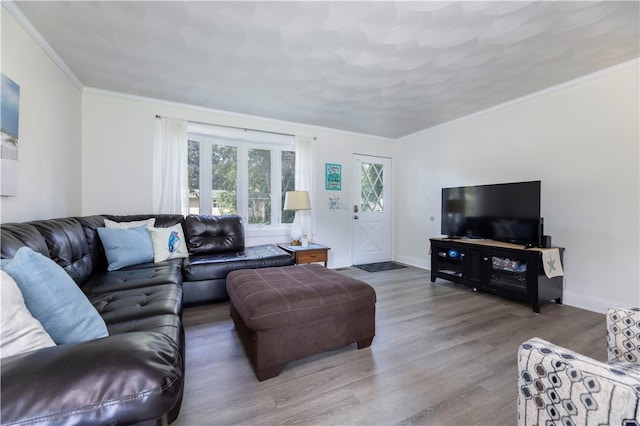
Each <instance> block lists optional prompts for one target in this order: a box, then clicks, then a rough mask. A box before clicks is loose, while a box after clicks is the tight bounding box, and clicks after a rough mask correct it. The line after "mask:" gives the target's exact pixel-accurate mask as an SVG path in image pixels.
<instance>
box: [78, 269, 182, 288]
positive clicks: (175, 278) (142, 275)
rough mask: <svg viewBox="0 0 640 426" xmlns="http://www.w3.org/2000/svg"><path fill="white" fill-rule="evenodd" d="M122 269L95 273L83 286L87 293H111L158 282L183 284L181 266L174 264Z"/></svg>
mask: <svg viewBox="0 0 640 426" xmlns="http://www.w3.org/2000/svg"><path fill="white" fill-rule="evenodd" d="M149 265H150V267H145V268H143V267H140V268H136V269H131V268H127V269H120V270H117V271H111V272H107V271H102V272H96V273H94V274H93V275H92V276H91V278H89V279H88V280H87V282H86V283H85V284H84V285H83V286H82V291H84V292H85V293H86V294H89V295H94V294H100V293H110V292H113V291H116V290H127V289H132V288H141V287H149V286H153V285H158V284H177V285H182V274H181V271H180V268H177V267H175V266H172V265H163V266H154V264H149Z"/></svg>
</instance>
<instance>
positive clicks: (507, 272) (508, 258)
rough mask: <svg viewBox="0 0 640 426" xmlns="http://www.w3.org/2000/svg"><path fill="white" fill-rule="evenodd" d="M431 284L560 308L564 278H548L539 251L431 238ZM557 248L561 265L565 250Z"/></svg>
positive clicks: (537, 308)
mask: <svg viewBox="0 0 640 426" xmlns="http://www.w3.org/2000/svg"><path fill="white" fill-rule="evenodd" d="M429 241H430V242H431V282H435V281H436V278H442V279H445V280H448V281H453V282H456V283H460V284H464V285H467V286H469V287H471V288H472V289H473V290H474V291H477V290H481V291H484V292H487V293H493V294H496V295H499V296H504V297H509V298H512V299H516V300H520V301H524V302H528V303H529V304H530V305H531V307H532V308H533V311H534V312H536V313H540V304H541V303H543V302H548V301H551V300H554V301H555V302H556V303H558V304H562V282H563V277H561V276H559V277H553V278H548V277H547V276H546V275H545V272H544V267H543V264H542V252H541V251H540V250H536V249H535V248H534V249H531V248H529V249H527V248H525V247H524V246H523V245H516V244H510V243H503V242H500V241H491V240H467V239H450V238H431V239H430V240H429ZM554 248H557V249H558V250H559V252H560V259H561V262H562V259H563V254H564V248H561V247H554Z"/></svg>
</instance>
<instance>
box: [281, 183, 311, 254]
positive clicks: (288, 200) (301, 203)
mask: <svg viewBox="0 0 640 426" xmlns="http://www.w3.org/2000/svg"><path fill="white" fill-rule="evenodd" d="M284 210H294V211H296V213H295V214H294V216H293V223H292V224H291V239H292V240H293V241H292V242H291V244H292V245H300V239H301V238H302V227H301V226H300V221H299V220H298V213H297V212H298V210H311V201H309V192H308V191H287V192H286V193H285V194H284Z"/></svg>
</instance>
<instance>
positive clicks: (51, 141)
mask: <svg viewBox="0 0 640 426" xmlns="http://www.w3.org/2000/svg"><path fill="white" fill-rule="evenodd" d="M0 13H1V14H2V17H1V19H2V47H1V51H2V63H1V65H2V72H3V73H4V74H5V75H6V76H7V77H9V78H11V79H12V80H13V81H15V82H16V83H17V84H18V85H19V86H20V122H19V125H20V127H19V152H18V195H17V197H2V198H0V203H1V204H2V207H1V211H2V213H1V221H2V222H3V223H6V222H21V221H26V220H32V219H43V218H51V217H64V216H72V215H78V214H80V213H81V198H80V197H81V195H82V194H81V180H80V179H81V170H82V167H81V157H80V155H81V154H80V153H81V143H80V119H81V96H80V89H78V88H77V87H76V86H75V85H74V84H73V83H72V82H71V81H70V80H69V79H68V78H67V77H66V76H65V74H64V73H62V72H61V71H60V69H59V68H58V67H57V66H56V65H55V64H54V62H53V61H52V60H51V59H50V58H49V56H47V54H46V53H45V52H44V51H43V50H42V49H41V48H40V47H39V46H38V44H36V43H35V41H34V40H33V39H32V38H31V36H29V35H28V34H27V33H26V32H25V31H24V29H23V28H22V26H21V25H20V24H19V23H18V22H17V21H16V20H15V18H14V17H13V16H12V15H11V14H10V13H9V12H8V11H7V10H6V9H5V8H4V7H0Z"/></svg>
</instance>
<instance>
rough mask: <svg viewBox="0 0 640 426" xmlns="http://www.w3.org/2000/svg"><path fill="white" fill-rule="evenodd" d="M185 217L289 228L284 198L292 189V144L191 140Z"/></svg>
mask: <svg viewBox="0 0 640 426" xmlns="http://www.w3.org/2000/svg"><path fill="white" fill-rule="evenodd" d="M188 151H189V152H188V170H189V171H188V173H189V178H188V180H189V213H192V214H214V215H221V214H238V215H240V216H242V217H243V218H244V220H245V224H246V225H247V226H248V227H254V228H258V227H278V226H280V225H282V224H290V223H292V222H293V216H294V212H290V211H286V212H285V211H283V210H282V206H283V204H284V194H285V192H286V191H293V190H294V189H295V152H294V148H293V138H289V139H288V143H282V142H281V143H277V142H274V141H269V142H263V141H260V140H256V141H254V140H250V141H248V140H236V139H233V138H228V139H227V138H222V137H212V136H209V135H203V134H199V133H190V134H189V144H188Z"/></svg>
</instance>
